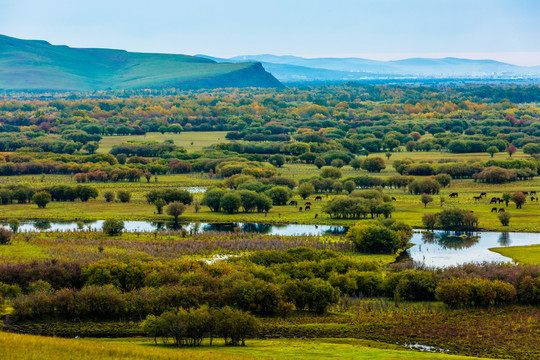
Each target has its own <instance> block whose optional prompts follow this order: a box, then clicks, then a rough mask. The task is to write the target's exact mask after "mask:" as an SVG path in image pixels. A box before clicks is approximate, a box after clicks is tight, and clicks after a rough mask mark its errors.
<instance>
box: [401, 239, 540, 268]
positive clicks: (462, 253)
mask: <svg viewBox="0 0 540 360" xmlns="http://www.w3.org/2000/svg"><path fill="white" fill-rule="evenodd" d="M411 242H412V243H413V244H415V245H414V246H413V247H411V248H410V249H409V250H408V251H407V253H408V255H409V256H410V257H411V258H412V259H413V260H415V261H417V262H420V263H424V264H425V265H427V266H432V267H445V266H452V265H458V264H465V263H471V262H484V261H488V262H500V261H511V259H510V258H508V257H506V256H502V255H501V254H498V253H496V252H493V251H490V250H489V248H494V247H506V246H524V245H534V244H540V234H538V233H520V232H473V233H455V232H444V231H434V232H431V233H430V232H426V231H415V234H414V235H413V237H412V239H411Z"/></svg>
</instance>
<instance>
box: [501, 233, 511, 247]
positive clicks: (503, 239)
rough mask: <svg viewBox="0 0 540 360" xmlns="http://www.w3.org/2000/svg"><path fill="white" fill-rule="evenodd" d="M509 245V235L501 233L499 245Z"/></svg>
mask: <svg viewBox="0 0 540 360" xmlns="http://www.w3.org/2000/svg"><path fill="white" fill-rule="evenodd" d="M511 243H512V242H511V241H510V234H509V233H508V232H507V231H505V232H502V233H501V235H500V236H499V245H501V246H510V244H511Z"/></svg>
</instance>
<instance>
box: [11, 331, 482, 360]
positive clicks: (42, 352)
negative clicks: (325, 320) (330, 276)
mask: <svg viewBox="0 0 540 360" xmlns="http://www.w3.org/2000/svg"><path fill="white" fill-rule="evenodd" d="M216 343H217V344H216ZM214 344H216V345H214V346H211V347H210V346H207V345H205V346H202V347H200V348H189V349H186V348H182V349H179V348H174V347H166V346H159V345H158V346H155V345H153V341H152V339H144V338H143V339H141V338H135V339H99V340H96V339H60V338H48V337H42V336H33V335H16V334H10V333H3V332H0V358H2V359H6V360H18V359H36V360H37V359H44V360H45V359H47V360H56V359H83V358H84V359H104V360H107V359H179V358H181V359H193V360H195V359H209V360H211V359H224V360H228V359H231V360H232V359H353V358H354V359H360V360H362V359H366V360H367V359H385V360H386V359H387V360H397V359H413V360H415V359H440V360H458V359H459V360H461V359H463V360H464V359H471V360H473V359H481V358H476V357H465V356H457V355H447V354H434V353H422V352H415V351H411V350H406V349H403V348H402V347H399V346H397V345H386V344H381V343H378V342H375V341H369V340H358V339H287V340H248V342H247V346H245V347H225V346H222V345H221V342H220V341H215V342H214ZM484 359H485V358H484Z"/></svg>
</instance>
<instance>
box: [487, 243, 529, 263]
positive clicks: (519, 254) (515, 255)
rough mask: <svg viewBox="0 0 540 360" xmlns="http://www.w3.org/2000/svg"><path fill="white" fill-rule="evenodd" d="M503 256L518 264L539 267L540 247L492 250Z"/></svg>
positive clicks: (510, 247)
mask: <svg viewBox="0 0 540 360" xmlns="http://www.w3.org/2000/svg"><path fill="white" fill-rule="evenodd" d="M490 250H491V251H495V252H496V253H499V254H501V255H503V256H507V257H509V258H512V260H514V261H517V262H518V263H520V264H536V265H540V245H529V246H509V247H504V248H492V249H490Z"/></svg>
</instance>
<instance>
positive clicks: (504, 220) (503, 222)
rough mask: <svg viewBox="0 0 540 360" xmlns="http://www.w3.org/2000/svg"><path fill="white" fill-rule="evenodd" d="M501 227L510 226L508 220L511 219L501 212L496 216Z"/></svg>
mask: <svg viewBox="0 0 540 360" xmlns="http://www.w3.org/2000/svg"><path fill="white" fill-rule="evenodd" d="M497 217H498V218H499V221H500V222H501V225H502V226H508V225H509V224H510V218H511V217H512V216H511V215H510V213H508V212H502V213H499V214H498V215H497Z"/></svg>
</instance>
